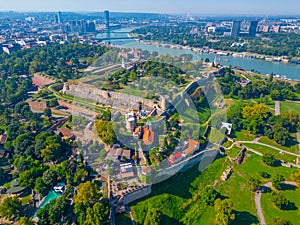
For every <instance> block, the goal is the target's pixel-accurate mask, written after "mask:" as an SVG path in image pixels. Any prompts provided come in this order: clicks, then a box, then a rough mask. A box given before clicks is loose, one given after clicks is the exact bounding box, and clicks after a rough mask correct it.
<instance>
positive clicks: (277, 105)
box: [275, 101, 280, 116]
mask: <svg viewBox="0 0 300 225" xmlns="http://www.w3.org/2000/svg"><path fill="white" fill-rule="evenodd" d="M278 115H280V101H275V116H278Z"/></svg>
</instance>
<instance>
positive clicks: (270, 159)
mask: <svg viewBox="0 0 300 225" xmlns="http://www.w3.org/2000/svg"><path fill="white" fill-rule="evenodd" d="M263 162H264V163H265V164H266V165H268V166H274V164H275V162H276V159H275V157H274V155H272V154H265V155H263Z"/></svg>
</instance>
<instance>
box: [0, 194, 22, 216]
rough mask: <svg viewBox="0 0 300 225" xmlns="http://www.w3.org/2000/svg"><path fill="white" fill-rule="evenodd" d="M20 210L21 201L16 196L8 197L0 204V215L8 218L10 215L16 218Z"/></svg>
mask: <svg viewBox="0 0 300 225" xmlns="http://www.w3.org/2000/svg"><path fill="white" fill-rule="evenodd" d="M21 210H22V202H21V201H20V200H19V199H18V198H17V197H8V198H6V199H4V201H3V202H2V204H1V205H0V215H1V216H2V217H3V218H6V219H10V218H11V217H12V216H13V217H14V218H18V217H19V216H20V212H21Z"/></svg>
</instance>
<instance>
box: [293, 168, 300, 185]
mask: <svg viewBox="0 0 300 225" xmlns="http://www.w3.org/2000/svg"><path fill="white" fill-rule="evenodd" d="M292 178H293V180H294V181H295V182H296V183H297V184H298V186H300V171H295V172H294V173H293V174H292Z"/></svg>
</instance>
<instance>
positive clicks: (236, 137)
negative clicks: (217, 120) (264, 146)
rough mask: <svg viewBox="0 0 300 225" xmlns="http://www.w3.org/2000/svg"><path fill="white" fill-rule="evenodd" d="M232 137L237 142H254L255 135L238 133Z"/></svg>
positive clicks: (243, 131) (246, 132)
mask: <svg viewBox="0 0 300 225" xmlns="http://www.w3.org/2000/svg"><path fill="white" fill-rule="evenodd" d="M230 137H231V138H232V139H234V140H236V141H253V140H254V139H255V135H253V134H250V133H249V132H248V131H245V130H242V131H236V132H234V133H232V134H231V135H230Z"/></svg>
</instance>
